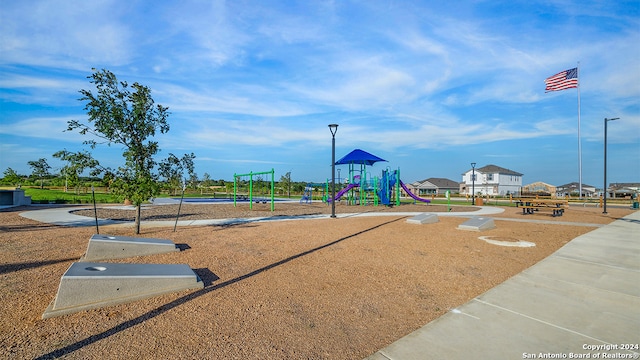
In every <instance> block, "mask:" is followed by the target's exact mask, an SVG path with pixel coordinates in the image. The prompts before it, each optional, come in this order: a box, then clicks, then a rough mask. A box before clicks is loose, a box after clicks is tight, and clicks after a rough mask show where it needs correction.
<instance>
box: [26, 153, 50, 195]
mask: <svg viewBox="0 0 640 360" xmlns="http://www.w3.org/2000/svg"><path fill="white" fill-rule="evenodd" d="M28 164H29V166H30V167H31V175H32V176H34V177H37V178H38V179H39V180H40V189H43V188H44V178H45V177H47V176H49V175H51V173H50V172H49V171H50V170H51V166H49V164H48V163H47V159H45V158H40V159H38V160H32V161H29V162H28Z"/></svg>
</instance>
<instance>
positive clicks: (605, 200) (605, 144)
mask: <svg viewBox="0 0 640 360" xmlns="http://www.w3.org/2000/svg"><path fill="white" fill-rule="evenodd" d="M618 119H620V118H613V119H607V118H604V203H603V205H602V213H603V214H606V213H607V123H608V122H609V121H613V120H618Z"/></svg>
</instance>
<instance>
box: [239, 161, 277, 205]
mask: <svg viewBox="0 0 640 360" xmlns="http://www.w3.org/2000/svg"><path fill="white" fill-rule="evenodd" d="M274 173H275V172H274V170H273V169H271V171H263V172H249V173H248V174H235V173H234V174H233V206H234V207H235V206H236V199H237V198H238V197H240V196H239V195H238V187H239V186H240V185H241V181H239V180H240V178H242V177H245V176H248V177H249V189H248V190H249V191H248V198H249V209H250V210H253V188H254V186H253V185H254V184H253V183H254V180H253V177H254V176H256V175H271V186H270V192H271V211H273V210H274V196H273V194H274V190H275V179H274ZM244 183H246V180H244ZM245 198H246V196H245ZM260 201H262V202H263V203H266V202H267V200H266V199H264V198H263V199H260V198H258V199H257V200H256V203H259V202H260Z"/></svg>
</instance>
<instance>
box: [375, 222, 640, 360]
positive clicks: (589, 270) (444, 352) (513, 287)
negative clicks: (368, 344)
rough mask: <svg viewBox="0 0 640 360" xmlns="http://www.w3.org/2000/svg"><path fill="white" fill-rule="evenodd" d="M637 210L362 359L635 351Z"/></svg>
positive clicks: (613, 355) (616, 355)
mask: <svg viewBox="0 0 640 360" xmlns="http://www.w3.org/2000/svg"><path fill="white" fill-rule="evenodd" d="M639 344H640V212H635V213H633V214H631V215H629V216H626V217H624V218H623V219H621V220H616V221H614V222H613V223H611V224H609V225H606V226H604V227H601V228H598V229H596V230H594V231H591V232H589V233H587V234H584V235H582V236H579V237H577V238H576V239H574V240H572V241H571V242H569V243H568V244H567V245H565V246H564V247H562V248H561V249H559V250H558V251H556V252H555V253H554V254H552V255H551V256H549V257H548V258H546V259H544V260H542V261H541V262H539V263H537V264H536V265H534V266H532V267H531V268H529V269H527V270H525V271H523V272H522V273H520V274H518V275H516V276H514V277H512V278H511V279H509V280H507V281H505V282H504V283H502V284H500V285H498V286H496V287H495V288H493V289H491V290H489V291H487V292H486V293H484V294H482V295H480V296H478V297H477V298H475V299H473V300H471V301H469V302H468V303H466V304H464V305H462V306H460V307H458V308H457V309H453V310H451V311H450V312H449V313H447V314H445V315H443V316H441V317H440V318H438V319H436V320H434V321H432V322H430V323H429V324H427V325H425V326H424V327H422V328H420V329H418V330H416V331H414V332H413V333H411V334H409V335H407V336H405V337H403V338H401V339H400V340H398V341H396V342H394V343H392V344H391V345H389V346H387V347H386V348H384V349H382V350H380V351H378V352H376V353H375V354H373V355H371V356H369V357H368V358H367V359H368V360H389V359H392V360H400V359H403V360H410V359H465V360H468V359H542V358H546V359H570V358H589V359H595V358H600V359H603V358H610V359H626V358H629V359H637V358H639V357H640V350H639V349H638V346H639Z"/></svg>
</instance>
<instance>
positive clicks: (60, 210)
mask: <svg viewBox="0 0 640 360" xmlns="http://www.w3.org/2000/svg"><path fill="white" fill-rule="evenodd" d="M148 206H154V205H148ZM157 206H161V205H157ZM122 208H126V209H130V210H133V209H134V207H133V206H122ZM80 209H93V207H91V206H83V207H56V208H43V209H39V210H33V211H25V212H23V213H20V216H22V217H25V218H28V219H31V220H35V221H39V222H43V223H48V224H54V225H62V226H95V224H96V220H95V218H91V217H86V216H80V215H74V214H71V213H70V212H72V211H75V210H80ZM142 211H144V208H143V210H142ZM502 212H504V209H502V208H498V207H494V206H482V207H480V209H479V210H475V211H466V212H449V213H437V215H438V216H460V217H471V216H482V215H495V214H500V213H502ZM417 214H422V213H421V212H369V213H352V214H336V216H337V217H339V218H346V217H359V216H415V215H417ZM329 218H330V216H329V215H304V216H274V217H255V218H242V219H209V220H179V221H178V226H179V227H182V226H206V225H230V224H239V223H248V222H257V221H281V220H308V219H329ZM98 224H99V225H100V226H102V225H112V224H122V225H126V224H133V222H131V221H129V222H124V221H114V220H108V219H98ZM174 224H175V220H161V221H143V222H142V223H141V226H142V227H149V226H152V227H153V226H173V225H174Z"/></svg>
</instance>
